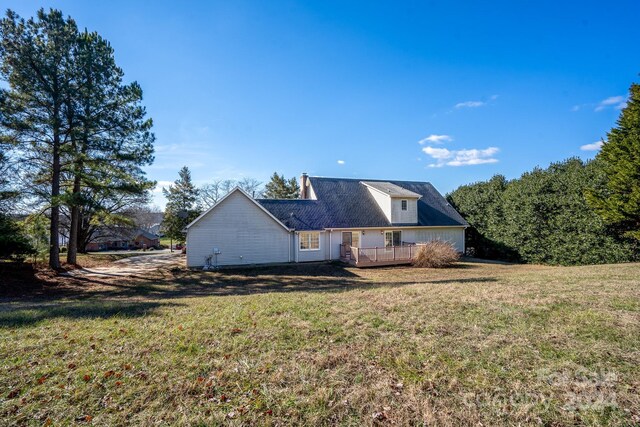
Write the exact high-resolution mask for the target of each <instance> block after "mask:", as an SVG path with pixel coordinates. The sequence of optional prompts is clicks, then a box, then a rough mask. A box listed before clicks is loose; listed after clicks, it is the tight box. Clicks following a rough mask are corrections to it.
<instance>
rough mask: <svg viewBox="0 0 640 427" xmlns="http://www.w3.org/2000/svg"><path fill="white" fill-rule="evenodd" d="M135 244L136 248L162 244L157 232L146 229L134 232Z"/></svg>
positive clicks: (155, 246) (154, 246) (153, 246)
mask: <svg viewBox="0 0 640 427" xmlns="http://www.w3.org/2000/svg"><path fill="white" fill-rule="evenodd" d="M133 246H134V247H135V248H136V249H148V248H157V247H158V246H160V239H159V238H158V236H157V235H156V234H153V233H150V232H148V231H144V230H138V231H136V232H134V237H133Z"/></svg>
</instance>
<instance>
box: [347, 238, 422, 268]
mask: <svg viewBox="0 0 640 427" xmlns="http://www.w3.org/2000/svg"><path fill="white" fill-rule="evenodd" d="M419 247H420V244H413V243H412V244H403V245H401V246H383V247H375V248H359V247H357V246H350V245H345V244H341V245H340V258H341V259H342V260H344V261H347V262H350V263H352V264H355V265H376V264H394V263H398V264H399V263H409V262H411V260H412V259H413V258H414V257H415V255H416V253H417V252H418V248H419Z"/></svg>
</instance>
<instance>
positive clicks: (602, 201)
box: [587, 83, 640, 240]
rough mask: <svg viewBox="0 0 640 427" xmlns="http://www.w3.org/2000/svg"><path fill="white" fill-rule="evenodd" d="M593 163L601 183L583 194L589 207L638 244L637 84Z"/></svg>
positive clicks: (639, 142) (639, 135)
mask: <svg viewBox="0 0 640 427" xmlns="http://www.w3.org/2000/svg"><path fill="white" fill-rule="evenodd" d="M596 161H597V163H598V165H599V166H600V167H601V168H602V171H603V173H604V176H605V180H604V182H602V183H601V185H598V186H595V187H594V188H591V189H589V190H588V191H587V199H588V201H589V204H590V205H591V206H592V207H593V208H594V209H595V210H596V212H598V214H599V215H600V216H601V217H602V218H603V219H604V220H605V221H606V222H607V223H608V224H611V225H612V226H615V227H616V228H617V229H619V230H620V231H622V232H623V233H624V235H626V236H629V237H633V238H635V239H637V240H640V84H636V83H634V84H632V85H631V88H630V90H629V100H628V102H627V106H626V107H625V108H624V109H623V110H622V112H621V113H620V117H619V118H618V122H617V126H616V127H614V128H613V129H611V131H610V132H609V133H608V135H607V141H606V142H605V143H604V144H603V146H602V149H601V151H600V152H599V153H598V155H597V156H596Z"/></svg>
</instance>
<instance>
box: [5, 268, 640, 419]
mask: <svg viewBox="0 0 640 427" xmlns="http://www.w3.org/2000/svg"><path fill="white" fill-rule="evenodd" d="M639 366H640V264H626V265H611V266H592V267H571V268H567V267H540V266H520V265H498V264H483V263H463V264H461V265H460V266H459V267H458V268H453V269H443V270H427V269H413V268H410V267H399V268H378V269H360V270H359V269H354V268H344V267H340V266H332V265H306V266H287V267H279V268H263V269H254V270H236V271H225V272H201V271H190V270H186V269H183V268H173V269H166V270H160V271H158V272H157V273H156V274H154V275H153V276H151V277H138V278H135V279H134V278H132V279H126V278H124V279H123V278H117V279H110V280H108V279H104V280H102V279H100V280H87V279H85V280H84V281H83V280H79V281H78V282H74V281H73V280H70V281H67V282H65V284H64V286H62V288H61V290H60V291H59V292H52V293H51V294H50V295H48V296H47V297H46V298H44V297H28V298H20V299H15V298H14V299H4V300H0V420H1V421H0V424H18V425H22V424H33V425H42V424H46V423H49V422H51V423H52V424H53V425H58V424H72V423H76V422H83V423H86V422H91V423H94V424H99V425H116V424H117V425H121V424H136V425H149V424H167V425H174V424H182V425H193V424H200V425H212V424H220V423H228V424H230V425H247V424H249V425H251V424H264V425H283V424H285V425H287V424H302V423H304V424H309V425H329V424H330V425H335V424H339V425H371V424H375V425H377V424H379V425H406V424H422V423H427V424H433V423H436V424H449V425H459V424H474V425H480V423H482V425H495V424H513V425H515V424H546V425H574V424H587V425H603V424H610V425H633V424H636V423H639V422H640V397H639V396H640V368H639ZM47 420H50V421H47Z"/></svg>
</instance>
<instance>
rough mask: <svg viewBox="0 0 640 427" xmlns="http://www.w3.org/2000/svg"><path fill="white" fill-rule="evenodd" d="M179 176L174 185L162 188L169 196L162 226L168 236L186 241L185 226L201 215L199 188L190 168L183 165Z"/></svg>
mask: <svg viewBox="0 0 640 427" xmlns="http://www.w3.org/2000/svg"><path fill="white" fill-rule="evenodd" d="M178 176H179V178H178V179H177V180H175V181H174V183H173V185H170V186H169V188H163V189H162V194H164V196H165V197H166V198H167V205H166V208H165V211H164V219H163V221H162V228H163V230H164V233H165V235H166V236H168V237H170V238H172V239H174V240H176V241H178V242H180V243H184V241H185V238H186V234H185V232H184V228H185V227H186V226H187V225H188V224H189V223H190V222H191V221H193V220H194V219H196V218H197V217H198V215H200V210H199V209H198V206H197V201H198V189H197V188H196V186H195V185H194V184H193V181H192V180H191V172H190V171H189V168H188V167H186V166H183V167H182V169H180V172H178Z"/></svg>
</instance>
